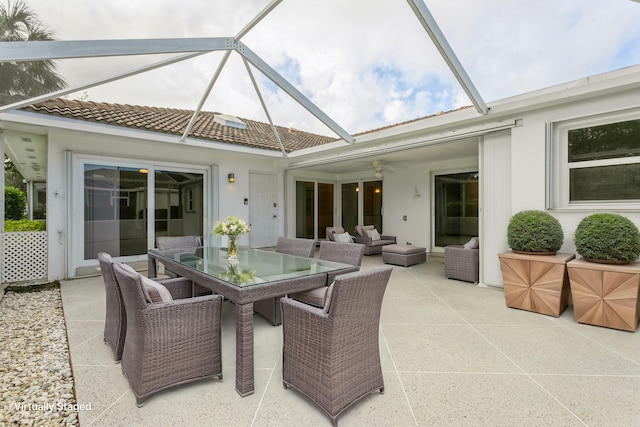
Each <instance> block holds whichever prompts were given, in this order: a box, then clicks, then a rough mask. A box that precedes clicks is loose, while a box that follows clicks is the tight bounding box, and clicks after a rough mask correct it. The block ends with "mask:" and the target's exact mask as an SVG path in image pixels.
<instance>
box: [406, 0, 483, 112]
mask: <svg viewBox="0 0 640 427" xmlns="http://www.w3.org/2000/svg"><path fill="white" fill-rule="evenodd" d="M407 2H408V3H409V6H411V9H412V10H413V12H414V13H415V14H416V17H417V18H418V20H419V21H420V23H421V24H422V27H423V28H424V29H425V31H426V32H427V33H428V34H429V37H431V41H433V44H434V45H435V46H436V48H437V49H438V51H439V52H440V55H442V58H443V59H444V60H445V62H446V63H447V65H448V66H449V68H450V69H451V71H452V72H453V74H454V75H455V77H456V79H457V80H458V83H460V85H461V86H462V89H463V90H464V91H465V93H466V94H467V96H468V97H469V99H470V100H471V102H472V103H473V105H474V106H475V107H476V110H478V112H479V113H480V114H483V115H485V114H487V113H488V111H489V109H488V107H487V104H485V102H484V100H483V99H482V96H481V95H480V93H479V92H478V90H477V89H476V87H475V85H474V84H473V81H472V80H471V78H470V77H469V75H468V74H467V72H466V71H465V69H464V67H463V66H462V63H461V62H460V61H459V60H458V57H457V56H456V54H455V52H454V51H453V49H452V48H451V45H449V42H448V41H447V38H446V37H445V36H444V34H443V33H442V31H441V30H440V27H439V26H438V23H437V22H436V20H435V18H434V17H433V15H431V12H429V9H428V8H427V6H426V5H425V4H424V2H423V1H422V0H407Z"/></svg>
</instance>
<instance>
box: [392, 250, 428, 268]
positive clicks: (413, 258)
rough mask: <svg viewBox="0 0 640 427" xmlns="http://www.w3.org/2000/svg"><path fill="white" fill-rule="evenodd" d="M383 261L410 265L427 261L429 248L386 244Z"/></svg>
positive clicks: (404, 265)
mask: <svg viewBox="0 0 640 427" xmlns="http://www.w3.org/2000/svg"><path fill="white" fill-rule="evenodd" d="M382 261H383V262H384V263H385V264H394V265H401V266H403V267H409V266H410V265H414V264H420V263H422V262H426V261H427V249H426V248H421V247H420V246H411V245H385V246H383V247H382Z"/></svg>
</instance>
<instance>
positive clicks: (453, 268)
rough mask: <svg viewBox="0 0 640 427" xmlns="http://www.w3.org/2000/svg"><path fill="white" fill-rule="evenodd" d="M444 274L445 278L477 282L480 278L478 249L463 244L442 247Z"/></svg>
mask: <svg viewBox="0 0 640 427" xmlns="http://www.w3.org/2000/svg"><path fill="white" fill-rule="evenodd" d="M444 276H445V277H446V278H447V279H456V280H463V281H465V282H471V283H478V281H479V280H480V250H479V249H478V248H475V249H466V248H465V247H464V245H447V246H445V247H444Z"/></svg>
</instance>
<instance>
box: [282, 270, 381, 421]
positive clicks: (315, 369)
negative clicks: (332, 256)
mask: <svg viewBox="0 0 640 427" xmlns="http://www.w3.org/2000/svg"><path fill="white" fill-rule="evenodd" d="M391 270H392V267H390V266H384V267H379V268H375V269H371V270H365V271H361V272H357V273H350V274H345V275H341V276H338V277H336V280H335V282H334V284H332V285H331V288H332V290H331V291H330V298H329V299H328V301H327V303H326V305H325V307H323V308H320V307H313V306H310V305H308V304H305V303H303V302H300V301H296V300H294V299H291V298H288V297H285V298H282V300H281V304H282V333H283V358H282V362H283V364H282V380H283V384H284V387H285V388H287V387H293V388H295V389H296V390H298V391H300V392H301V393H302V394H304V395H305V396H307V397H308V398H310V399H311V400H312V401H314V402H315V403H316V404H317V405H318V406H320V408H322V410H324V411H325V412H326V413H327V414H328V415H329V417H330V418H331V421H332V423H333V425H337V418H338V416H339V415H340V414H341V413H342V412H343V411H344V410H345V409H347V408H348V407H349V406H351V405H352V404H353V403H354V402H356V401H357V400H359V399H360V398H362V397H364V396H366V395H367V394H369V393H372V392H374V391H376V390H379V391H380V392H381V393H383V392H384V379H383V377H382V368H381V365H380V349H379V347H378V339H379V338H378V330H379V323H380V309H381V306H382V298H383V296H384V292H385V289H386V286H387V282H388V281H389V277H390V275H391Z"/></svg>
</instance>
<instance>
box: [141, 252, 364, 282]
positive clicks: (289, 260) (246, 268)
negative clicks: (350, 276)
mask: <svg viewBox="0 0 640 427" xmlns="http://www.w3.org/2000/svg"><path fill="white" fill-rule="evenodd" d="M149 252H150V253H152V254H154V255H156V256H157V257H158V258H159V260H160V262H162V258H169V259H171V260H172V261H174V262H178V263H179V264H181V265H183V266H185V267H188V268H193V269H195V270H198V271H200V272H202V273H205V274H207V275H210V276H213V277H215V278H217V279H220V280H223V281H225V282H227V283H230V284H232V285H235V286H243V287H244V286H252V285H258V284H261V283H270V282H277V281H281V280H290V279H295V278H298V277H304V276H310V275H313V274H320V273H329V272H331V271H336V270H342V269H345V268H350V267H352V266H351V265H349V264H343V263H339V262H334V261H325V260H320V259H317V258H304V257H299V256H294V255H288V254H283V253H279V252H274V251H267V250H263V249H250V248H246V247H240V248H239V250H238V257H237V259H235V260H234V259H229V258H228V256H227V248H219V247H214V246H203V247H198V248H195V249H171V250H166V251H161V250H158V249H150V250H149Z"/></svg>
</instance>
